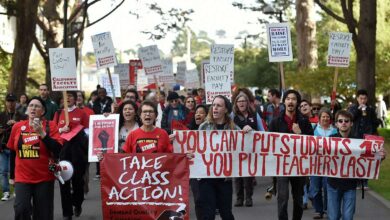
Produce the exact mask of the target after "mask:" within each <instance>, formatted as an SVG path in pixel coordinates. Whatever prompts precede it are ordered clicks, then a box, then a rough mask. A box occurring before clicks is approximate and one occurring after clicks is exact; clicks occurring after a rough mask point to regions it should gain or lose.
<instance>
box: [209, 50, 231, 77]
mask: <svg viewBox="0 0 390 220" xmlns="http://www.w3.org/2000/svg"><path fill="white" fill-rule="evenodd" d="M210 64H218V65H224V66H226V70H225V71H226V73H228V74H229V75H230V82H231V83H232V84H234V45H233V44H213V45H211V53H210Z"/></svg>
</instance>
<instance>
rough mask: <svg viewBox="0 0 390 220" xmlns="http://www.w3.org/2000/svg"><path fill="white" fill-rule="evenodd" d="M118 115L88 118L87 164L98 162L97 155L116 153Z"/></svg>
mask: <svg viewBox="0 0 390 220" xmlns="http://www.w3.org/2000/svg"><path fill="white" fill-rule="evenodd" d="M118 133H119V114H109V115H108V116H107V117H106V116H104V115H91V116H90V118H89V137H88V138H89V142H88V162H98V157H97V155H98V154H99V153H118V142H119V141H118V137H119V134H118Z"/></svg>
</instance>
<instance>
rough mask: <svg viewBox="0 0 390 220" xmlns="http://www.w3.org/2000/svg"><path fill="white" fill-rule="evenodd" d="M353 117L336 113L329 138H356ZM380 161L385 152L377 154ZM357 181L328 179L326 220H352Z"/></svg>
mask: <svg viewBox="0 0 390 220" xmlns="http://www.w3.org/2000/svg"><path fill="white" fill-rule="evenodd" d="M352 119H353V115H352V114H351V113H350V112H348V111H345V110H340V111H338V112H337V113H336V118H335V122H336V126H337V128H338V132H337V134H334V135H331V136H330V137H342V138H356V136H355V135H354V133H353V132H352V126H353V122H352ZM379 155H380V157H381V158H382V159H384V158H385V156H386V152H384V151H383V150H382V151H380V152H379ZM357 183H358V179H352V178H333V177H328V185H327V190H328V219H329V220H339V219H340V218H341V217H342V219H343V220H352V219H353V216H354V214H355V207H356V187H357Z"/></svg>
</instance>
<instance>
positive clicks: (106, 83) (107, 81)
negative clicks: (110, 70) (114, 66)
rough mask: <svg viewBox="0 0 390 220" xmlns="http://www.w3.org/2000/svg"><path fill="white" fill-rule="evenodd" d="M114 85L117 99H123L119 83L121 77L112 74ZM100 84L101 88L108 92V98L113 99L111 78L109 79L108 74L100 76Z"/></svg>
mask: <svg viewBox="0 0 390 220" xmlns="http://www.w3.org/2000/svg"><path fill="white" fill-rule="evenodd" d="M111 79H112V84H113V86H114V91H115V97H121V86H120V81H119V75H118V74H111ZM99 84H100V85H101V87H103V88H105V89H106V91H107V96H110V97H113V95H112V90H111V84H110V78H109V77H108V74H106V73H104V74H100V76H99Z"/></svg>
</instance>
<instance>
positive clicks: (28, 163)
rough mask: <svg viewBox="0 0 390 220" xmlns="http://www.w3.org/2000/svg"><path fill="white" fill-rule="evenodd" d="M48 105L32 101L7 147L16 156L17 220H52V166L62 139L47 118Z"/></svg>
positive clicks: (41, 101) (14, 128) (54, 124)
mask: <svg viewBox="0 0 390 220" xmlns="http://www.w3.org/2000/svg"><path fill="white" fill-rule="evenodd" d="M45 111H46V106H45V102H44V101H43V100H42V99H41V98H40V97H33V98H31V100H30V101H29V103H28V104H27V115H28V119H27V120H24V121H20V122H18V123H16V124H15V125H14V126H13V127H12V131H11V136H10V138H9V140H8V143H7V146H8V148H10V149H11V150H13V151H15V152H16V162H15V193H16V197H15V204H14V210H15V219H31V216H33V219H43V220H49V219H53V210H54V180H55V176H54V174H53V172H51V171H49V168H48V166H49V162H50V160H52V159H55V158H58V156H59V153H60V150H61V147H62V139H61V138H60V134H59V132H58V128H57V126H56V123H55V122H53V121H50V122H49V121H47V120H46V119H45V118H44V114H45Z"/></svg>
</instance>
